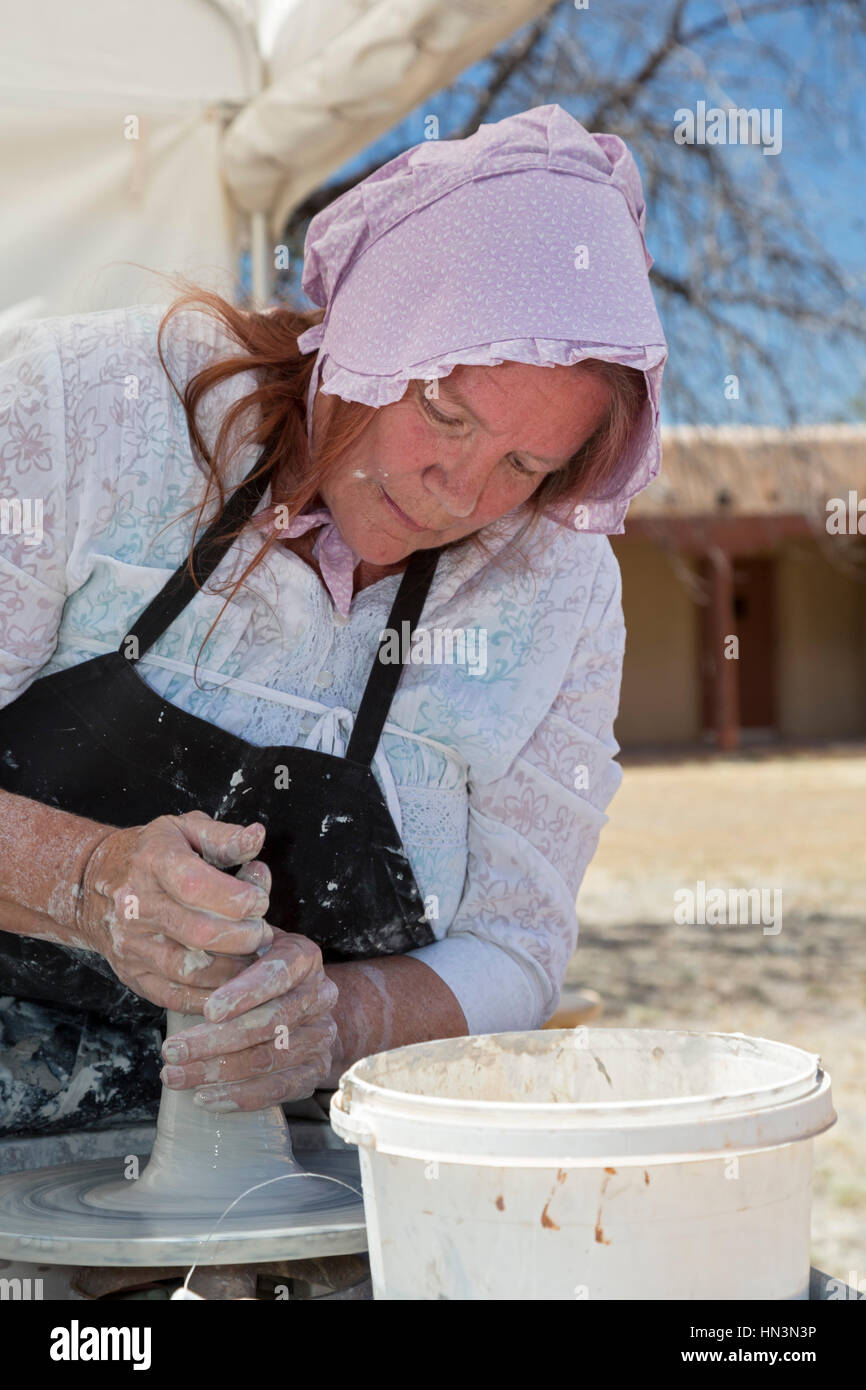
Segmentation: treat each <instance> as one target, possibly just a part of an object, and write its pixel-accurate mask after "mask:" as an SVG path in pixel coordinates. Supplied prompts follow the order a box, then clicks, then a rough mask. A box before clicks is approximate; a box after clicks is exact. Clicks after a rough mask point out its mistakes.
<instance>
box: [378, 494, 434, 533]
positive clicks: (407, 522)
mask: <svg viewBox="0 0 866 1390" xmlns="http://www.w3.org/2000/svg"><path fill="white" fill-rule="evenodd" d="M379 491H380V492H381V494H382V497H383V499H384V501H385V503H386V505H387V506H388V507H389V509H390V510H391V511H392V512H393V513H394V515H395V516H396V518H397V520H398V521H401V522H402V523H403V525H404V526H408V528H409V530H410V531H426V530H427V527H426V526H419V525H418V523H417V521H413V520H412V518H411V516H407V515H406V513H405V512H404V511H402V510H401V509H400V508H399V507H398V506H397V503H396V502H395V501H394V499H393V497H389V496H388V494H387V492H386V491H385V489H384V488H383V487H382V484H381V483H380V484H379Z"/></svg>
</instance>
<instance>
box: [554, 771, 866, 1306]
mask: <svg viewBox="0 0 866 1390" xmlns="http://www.w3.org/2000/svg"><path fill="white" fill-rule="evenodd" d="M620 762H621V764H622V766H623V774H624V775H623V782H622V786H621V788H620V790H619V791H618V792H617V794H616V796H615V797H614V799H613V801H612V802H611V804H610V806H609V808H608V815H609V817H610V820H609V823H608V825H607V826H606V827H605V829H604V830H603V832H602V837H601V842H600V845H599V848H598V852H597V854H596V857H595V859H594V860H593V862H592V864H591V865H590V867H589V869H588V870H587V873H586V877H585V879H584V883H583V886H582V888H581V891H580V896H579V898H578V917H579V919H580V923H581V932H580V940H579V943H578V949H577V952H576V954H575V956H574V957H573V959H572V961H571V964H570V966H569V971H568V977H567V978H568V982H569V983H573V984H579V985H588V986H591V987H592V988H594V989H597V990H598V991H599V993H600V994H601V995H602V998H603V1000H604V1014H603V1017H602V1018H601V1020H600V1023H601V1024H609V1025H613V1024H620V1025H626V1026H630V1027H650V1026H657V1027H665V1028H668V1027H677V1026H687V1027H689V1028H702V1029H708V1030H713V1031H723V1032H743V1033H749V1034H752V1035H755V1036H761V1037H767V1038H773V1039H776V1040H778V1041H780V1042H787V1043H793V1044H795V1045H797V1046H799V1047H803V1048H806V1049H808V1050H809V1051H811V1052H817V1053H819V1054H820V1056H821V1059H822V1063H823V1065H824V1067H825V1068H826V1070H827V1071H829V1072H830V1075H831V1077H832V1085H833V1098H834V1102H835V1107H836V1111H837V1114H838V1117H839V1118H838V1122H837V1124H836V1125H835V1126H834V1127H833V1128H832V1129H830V1130H828V1131H827V1132H826V1133H825V1134H824V1135H821V1136H820V1137H819V1138H817V1139H816V1140H815V1179H814V1201H813V1208H812V1263H813V1265H816V1266H817V1267H818V1268H819V1269H823V1270H825V1271H826V1272H827V1273H829V1274H832V1275H834V1276H835V1277H837V1278H843V1279H846V1280H848V1281H849V1282H851V1283H857V1284H858V1286H859V1287H860V1289H861V1290H862V1291H866V1086H864V1076H866V1027H864V1019H866V874H864V859H866V747H864V746H863V745H857V746H853V747H842V746H840V747H837V748H833V749H828V750H822V751H820V752H807V751H803V752H797V753H793V754H789V755H787V756H779V755H770V756H767V755H764V756H758V755H755V754H751V755H745V754H744V755H729V756H727V757H723V758H720V759H718V760H703V759H695V760H694V761H683V762H679V763H676V764H671V763H658V762H656V763H650V762H645V761H637V760H634V761H631V762H630V761H629V759H628V756H627V755H626V754H623V755H622V756H621V758H620ZM698 880H703V881H704V882H705V884H706V887H707V890H709V889H710V888H713V887H721V888H724V889H728V888H768V889H775V888H778V889H781V892H782V898H781V904H782V914H781V923H782V927H781V930H780V931H779V932H778V933H777V934H775V935H774V934H770V933H765V932H764V931H763V929H762V925H760V924H746V925H705V926H681V925H676V924H675V923H674V918H673V913H674V905H675V899H674V893H675V892H676V891H677V890H678V889H682V888H690V889H692V890H693V891H694V890H695V885H696V883H697V882H698ZM771 896H772V895H770V896H768V899H767V901H768V904H769V902H770V900H771ZM764 920H765V922H766V921H767V919H766V918H765V919H764Z"/></svg>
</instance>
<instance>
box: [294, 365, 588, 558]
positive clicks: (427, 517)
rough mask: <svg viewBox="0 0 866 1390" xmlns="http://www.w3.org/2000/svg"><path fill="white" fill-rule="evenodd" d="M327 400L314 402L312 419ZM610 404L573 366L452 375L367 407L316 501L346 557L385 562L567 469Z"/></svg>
mask: <svg viewBox="0 0 866 1390" xmlns="http://www.w3.org/2000/svg"><path fill="white" fill-rule="evenodd" d="M437 388H438V397H437V396H433V395H432V394H431V395H430V397H429V398H428V395H427V394H426V393H427V392H428V391H429V392H431V393H432V391H434V390H436V389H437ZM333 399H334V398H333V397H328V396H323V395H322V394H321V393H320V394H319V396H318V398H317V401H316V410H317V412H318V411H320V410H321V411H324V412H327V410H328V409H329V406H328V402H329V400H330V401H333ZM608 404H609V392H608V388H607V387H606V386H605V385H604V384H603V383H602V381H601V380H600V379H599V378H598V377H596V376H593V375H591V374H589V373H587V372H586V371H584V370H583V369H582V368H581V366H580V365H579V364H578V365H577V366H574V367H533V366H529V365H527V364H525V363H522V362H503V363H501V364H500V365H499V366H496V367H455V368H454V370H453V371H452V372H451V374H450V375H449V376H447V377H443V378H441V379H440V380H439V381H438V382H436V383H434V384H433V385H432V386H430V385H428V384H426V383H425V382H423V381H412V382H410V383H409V386H408V387H407V389H406V393H405V395H404V396H403V398H402V400H399V401H396V402H395V403H394V404H393V405H387V406H383V407H382V408H381V409H380V410H377V411H376V412H375V414H374V416H373V419H372V421H371V423H370V425H369V426H368V428H367V429H366V430H365V431H364V433H363V434H362V435H361V437H360V438H359V439H357V440H356V441H355V443H354V444H353V445H352V446H351V448H350V449H349V450H347V452H346V455H345V457H344V459H343V460H341V464H340V468H339V470H338V471H336V472H335V473H334V474H332V476H331V477H330V478H329V479H328V481H327V482H326V483H324V484H323V485H322V488H321V490H320V495H321V497H322V500H323V501H324V502H325V504H326V505H327V507H328V508H329V510H330V512H331V515H332V516H333V518H334V521H335V522H336V524H337V527H338V528H339V530H340V533H341V534H342V536H343V538H344V540H346V541H347V543H348V544H349V545H350V546H351V547H352V549H353V550H354V551H355V554H356V555H359V556H360V557H361V559H362V560H365V561H366V562H367V564H369V565H383V566H384V565H393V564H396V563H398V562H399V561H401V560H404V559H405V558H406V557H407V556H408V555H410V554H411V553H412V551H414V550H426V549H430V548H431V547H433V546H439V545H445V544H447V543H448V542H449V541H456V540H460V539H462V537H464V536H468V535H470V534H471V532H473V531H477V530H479V529H480V528H481V527H482V526H486V525H488V523H490V522H492V521H496V520H497V519H498V518H499V517H501V516H505V514H506V513H507V512H510V511H513V510H514V508H515V507H518V506H520V505H521V504H522V503H523V502H525V501H526V500H527V499H528V498H529V497H531V496H532V494H533V492H535V490H536V488H537V487H538V486H539V485H540V484H541V482H542V481H543V479H544V478H546V477H547V476H548V475H549V474H550V473H551V472H553V471H555V470H556V469H558V468H564V467H566V466H567V464H568V461H569V459H571V457H572V456H573V455H574V454H575V453H576V452H577V450H578V449H579V448H580V447H581V445H583V444H585V443H586V441H587V440H588V439H589V437H590V435H592V434H593V433H594V432H595V430H596V429H597V428H598V427H599V425H600V424H601V423H602V422H603V420H604V418H605V414H606V411H607V408H608Z"/></svg>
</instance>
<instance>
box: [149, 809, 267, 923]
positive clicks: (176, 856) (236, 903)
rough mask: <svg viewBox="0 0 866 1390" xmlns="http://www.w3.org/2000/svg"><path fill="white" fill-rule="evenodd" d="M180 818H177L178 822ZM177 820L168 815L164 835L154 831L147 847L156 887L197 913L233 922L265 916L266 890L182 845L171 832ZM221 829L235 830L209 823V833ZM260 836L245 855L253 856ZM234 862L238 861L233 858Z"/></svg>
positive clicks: (188, 845)
mask: <svg viewBox="0 0 866 1390" xmlns="http://www.w3.org/2000/svg"><path fill="white" fill-rule="evenodd" d="M190 814H191V815H192V814H195V813H194V812H191V813H190ZM181 819H183V818H182V817H178V818H177V821H179V820H181ZM176 823H177V822H176V821H175V820H174V819H173V818H167V824H166V826H165V827H164V829H165V835H160V836H157V835H156V833H155V832H154V838H153V843H152V845H151V846H150V849H149V853H150V858H151V869H152V873H153V876H154V878H155V880H156V882H157V884H158V886H159V887H160V888H162V890H163V891H164V892H165V893H167V894H168V896H169V897H171V898H174V899H175V901H176V902H179V903H181V904H182V905H183V906H184V907H187V908H192V909H194V910H196V911H198V912H212V913H215V914H216V915H217V916H219V917H225V918H227V919H228V920H229V921H236V922H240V921H243V919H244V918H245V917H264V915H265V914H266V912H267V911H268V906H269V899H268V895H267V893H263V892H262V890H261V889H260V888H257V887H256V886H255V884H252V883H246V882H244V880H243V879H239V878H236V877H235V876H234V875H233V874H227V873H225V872H224V871H223V869H218V868H216V867H215V866H214V865H213V864H208V863H206V862H205V860H204V859H202V858H200V857H199V855H198V854H197V853H196V852H195V849H194V847H193V846H191V845H190V844H185V843H184V842H183V840H179V839H178V838H177V836H176V835H175V834H173V833H172V832H173V831H174V828H175V824H176ZM223 830H229V831H231V832H233V833H234V832H235V831H236V830H237V827H234V826H222V825H220V823H219V822H218V821H214V822H212V826H211V834H212V836H215V835H216V834H217V832H218V831H223ZM243 833H244V832H241V834H243ZM200 838H201V837H200V836H199V839H200ZM260 839H261V837H260V836H258V835H257V836H256V839H255V841H250V845H251V849H250V853H249V855H248V856H246V858H255V854H256V853H258V850H259V849H260V848H261V844H260V843H259V841H260ZM253 845H254V846H255V848H254V849H253V848H252V846H253ZM227 858H228V856H227ZM233 862H235V863H237V862H239V861H238V860H237V858H234V860H233ZM226 867H228V864H227V865H226Z"/></svg>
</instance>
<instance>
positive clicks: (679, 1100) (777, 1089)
mask: <svg viewBox="0 0 866 1390" xmlns="http://www.w3.org/2000/svg"><path fill="white" fill-rule="evenodd" d="M527 1031H533V1030H527ZM575 1031H577V1030H575V1029H571V1028H564V1029H547V1030H534V1034H533V1035H535V1034H543V1037H544V1039H545V1041H548V1040H549V1044H550V1046H551V1048H552V1047H553V1046H554V1041H555V1039H557V1038H560V1039H561V1038H563V1037H565V1036H567V1035H568V1034H571V1033H574V1032H575ZM585 1031H586V1032H597V1033H599V1034H602V1035H607V1036H608V1038H610V1037H611V1035H613V1034H615V1033H618V1032H619V1033H627V1034H629V1035H630V1036H634V1035H637V1034H650V1035H652V1036H662V1035H663V1036H667V1037H670V1038H683V1037H691V1038H701V1039H704V1040H706V1039H709V1038H716V1039H724V1040H732V1041H733V1040H744V1041H747V1042H752V1043H756V1044H766V1045H768V1046H769V1047H771V1048H774V1049H777V1050H781V1051H784V1052H788V1053H790V1054H793V1055H798V1056H799V1057H800V1058H802V1059H803V1060H804V1061H808V1064H809V1065H808V1067H804V1068H803V1070H801V1071H799V1072H797V1073H793V1074H792V1075H791V1076H789V1077H786V1078H784V1079H783V1080H781V1081H778V1080H776V1081H773V1082H772V1083H769V1084H767V1085H766V1086H764V1087H761V1088H759V1089H756V1088H755V1086H754V1084H753V1085H752V1086H751V1087H750V1088H748V1089H741V1090H737V1091H726V1092H725V1093H724V1095H721V1096H720V1095H713V1094H712V1093H707V1092H703V1093H701V1094H697V1095H690V1096H668V1097H654V1098H651V1099H648V1100H630V1101H616V1100H605V1101H520V1100H516V1101H515V1100H481V1099H478V1100H475V1099H466V1098H462V1097H450V1096H436V1095H428V1094H425V1093H424V1092H419V1091H411V1090H400V1089H397V1088H396V1087H394V1086H388V1085H385V1084H383V1083H382V1082H380V1081H374V1080H371V1079H369V1078H367V1077H365V1076H363V1075H362V1074H361V1073H360V1071H359V1068H362V1067H363V1066H364V1064H365V1063H368V1064H369V1063H374V1062H376V1061H378V1060H380V1059H382V1058H384V1057H390V1056H396V1055H397V1054H398V1053H403V1052H407V1051H409V1050H410V1049H419V1050H420V1049H421V1048H430V1047H436V1046H437V1044H439V1043H459V1042H461V1041H466V1042H467V1043H469V1042H481V1041H484V1040H491V1039H497V1038H513V1037H514V1036H515V1033H476V1034H472V1035H468V1036H467V1037H466V1038H465V1039H461V1038H441V1039H435V1040H433V1041H431V1042H427V1043H407V1044H405V1046H403V1047H397V1048H391V1049H389V1050H388V1051H387V1052H379V1053H372V1054H371V1055H370V1056H368V1057H360V1058H358V1060H357V1061H356V1062H354V1063H353V1064H352V1066H351V1067H349V1068H347V1070H346V1071H345V1072H344V1073H343V1075H342V1076H341V1077H340V1084H339V1087H338V1094H344V1093H345V1092H348V1091H349V1090H352V1091H354V1092H355V1093H356V1096H357V1098H359V1099H360V1096H361V1095H363V1096H364V1097H365V1098H366V1099H369V1100H370V1101H373V1098H374V1097H375V1102H376V1103H377V1104H380V1105H381V1106H382V1108H383V1109H392V1110H393V1109H398V1108H401V1107H403V1106H406V1107H411V1108H413V1109H420V1108H423V1109H425V1110H427V1111H428V1112H430V1118H431V1119H432V1118H433V1117H434V1116H435V1115H436V1114H437V1112H438V1113H439V1114H441V1115H442V1116H443V1117H444V1115H445V1113H446V1112H451V1114H452V1115H453V1114H454V1112H456V1113H457V1115H460V1114H461V1113H465V1114H466V1115H467V1116H468V1115H470V1114H471V1115H472V1116H474V1117H480V1116H481V1115H484V1114H491V1113H493V1112H496V1113H499V1114H501V1113H503V1112H504V1113H505V1114H506V1115H508V1116H510V1117H511V1118H512V1119H514V1120H516V1119H517V1118H518V1117H520V1116H523V1117H525V1118H526V1119H527V1120H529V1119H530V1118H532V1117H536V1116H537V1117H538V1118H542V1117H544V1116H550V1117H553V1116H556V1117H557V1119H558V1121H559V1123H560V1124H561V1123H562V1120H563V1118H564V1117H565V1116H571V1117H573V1118H574V1119H581V1120H583V1121H584V1122H585V1121H586V1120H587V1119H590V1118H591V1117H592V1116H593V1115H597V1116H598V1118H599V1119H600V1120H603V1121H604V1123H605V1124H606V1125H610V1124H611V1121H614V1123H615V1122H616V1121H617V1120H618V1119H622V1120H623V1121H627V1120H630V1119H632V1118H639V1117H640V1116H642V1115H646V1114H647V1113H648V1112H649V1111H652V1110H655V1111H658V1112H664V1113H659V1115H658V1119H657V1120H656V1121H655V1123H656V1124H658V1125H665V1124H667V1123H668V1122H669V1120H670V1118H672V1117H673V1116H674V1115H676V1114H677V1113H680V1114H683V1113H687V1112H688V1111H689V1110H690V1109H691V1110H694V1109H698V1108H704V1109H705V1108H706V1107H707V1106H711V1107H712V1117H716V1116H718V1117H719V1118H721V1117H722V1116H728V1117H729V1116H731V1115H733V1114H739V1115H744V1114H748V1113H750V1111H752V1110H754V1109H756V1108H759V1107H760V1108H761V1109H773V1108H774V1106H775V1105H782V1104H786V1103H789V1102H791V1101H796V1100H807V1099H808V1098H809V1096H811V1095H814V1094H816V1092H817V1091H818V1090H820V1088H821V1085H822V1082H823V1079H824V1077H825V1076H826V1075H827V1074H826V1072H825V1071H824V1069H823V1068H822V1066H821V1058H820V1055H819V1054H818V1053H812V1052H807V1051H806V1050H805V1049H804V1048H800V1047H797V1046H796V1045H795V1044H793V1043H782V1042H778V1041H777V1040H775V1039H773V1038H760V1037H756V1036H755V1035H754V1034H749V1033H720V1032H715V1031H713V1032H704V1031H702V1030H700V1029H686V1028H676V1029H674V1028H666V1029H660V1028H627V1029H613V1028H597V1029H591V1028H587V1029H585ZM586 1050H587V1051H589V1050H590V1049H589V1048H587V1049H586ZM827 1079H828V1081H829V1077H828V1078H827ZM792 1091H794V1094H791V1092H792ZM774 1096H775V1097H777V1099H776V1100H775V1101H774V1099H773V1098H774ZM749 1101H751V1102H752V1104H751V1105H748V1104H746V1102H749ZM340 1109H341V1110H343V1107H342V1106H341V1107H340ZM343 1113H344V1114H345V1113H346V1112H345V1110H344V1111H343ZM706 1118H708V1119H709V1118H711V1116H707V1117H706ZM643 1123H644V1124H645V1125H647V1126H648V1127H651V1126H652V1124H653V1121H651V1120H644V1121H643Z"/></svg>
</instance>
